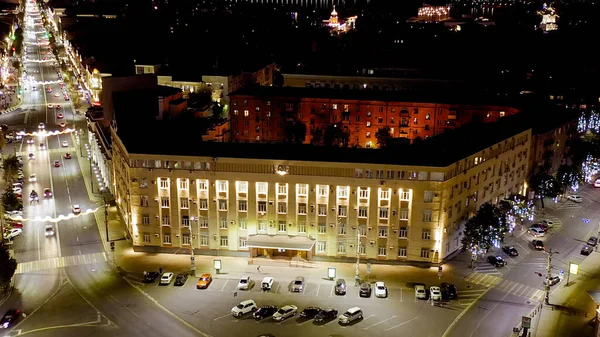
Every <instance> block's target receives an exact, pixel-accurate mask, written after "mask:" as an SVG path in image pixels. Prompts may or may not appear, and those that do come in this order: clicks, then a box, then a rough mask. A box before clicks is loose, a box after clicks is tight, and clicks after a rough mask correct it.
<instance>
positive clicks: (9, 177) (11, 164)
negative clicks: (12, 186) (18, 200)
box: [2, 156, 19, 182]
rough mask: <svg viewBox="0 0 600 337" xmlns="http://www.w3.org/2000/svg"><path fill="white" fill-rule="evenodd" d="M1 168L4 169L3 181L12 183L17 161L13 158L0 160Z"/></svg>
mask: <svg viewBox="0 0 600 337" xmlns="http://www.w3.org/2000/svg"><path fill="white" fill-rule="evenodd" d="M2 167H3V168H4V181H8V182H12V181H13V176H14V174H15V173H17V171H18V170H19V159H17V157H15V156H8V157H6V158H4V159H2Z"/></svg>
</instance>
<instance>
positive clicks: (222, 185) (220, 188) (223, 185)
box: [217, 180, 228, 193]
mask: <svg viewBox="0 0 600 337" xmlns="http://www.w3.org/2000/svg"><path fill="white" fill-rule="evenodd" d="M227 185H228V182H227V180H219V181H217V192H219V193H227V191H228V186H227Z"/></svg>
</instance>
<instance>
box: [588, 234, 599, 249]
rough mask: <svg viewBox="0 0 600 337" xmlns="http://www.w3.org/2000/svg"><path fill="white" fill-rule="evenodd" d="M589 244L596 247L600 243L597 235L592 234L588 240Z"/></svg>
mask: <svg viewBox="0 0 600 337" xmlns="http://www.w3.org/2000/svg"><path fill="white" fill-rule="evenodd" d="M587 244H588V245H590V246H592V247H595V246H596V245H597V244H598V238H597V237H595V236H591V237H590V238H589V239H588V240H587Z"/></svg>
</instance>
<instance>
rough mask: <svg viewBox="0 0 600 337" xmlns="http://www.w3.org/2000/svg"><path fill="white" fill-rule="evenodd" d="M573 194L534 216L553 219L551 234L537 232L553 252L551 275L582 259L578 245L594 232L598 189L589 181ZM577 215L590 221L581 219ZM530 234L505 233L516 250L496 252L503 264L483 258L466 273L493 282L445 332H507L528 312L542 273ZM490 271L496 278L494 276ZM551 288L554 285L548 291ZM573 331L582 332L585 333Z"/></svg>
mask: <svg viewBox="0 0 600 337" xmlns="http://www.w3.org/2000/svg"><path fill="white" fill-rule="evenodd" d="M579 194H580V195H581V196H582V197H583V202H582V203H579V204H578V203H574V202H571V201H568V200H564V201H562V202H560V203H559V204H557V205H554V206H553V208H554V207H555V208H556V209H555V210H551V209H550V208H548V211H547V214H548V215H547V216H544V215H540V216H538V217H536V218H537V220H542V219H544V218H550V219H551V220H554V221H555V223H557V226H555V227H556V228H553V229H551V235H547V236H546V237H544V238H541V240H543V241H544V243H545V245H546V248H547V249H550V248H551V249H552V251H553V252H558V254H557V255H554V256H553V258H552V275H554V276H556V275H558V274H559V273H560V270H561V269H562V270H565V271H567V270H568V264H569V262H573V263H577V264H578V263H580V262H581V261H583V259H584V258H585V256H583V255H581V254H580V250H581V248H582V247H583V245H584V244H585V242H586V241H587V239H588V238H589V237H590V236H598V235H597V234H598V222H599V221H600V207H598V204H597V202H596V200H598V199H599V198H600V190H599V189H595V188H594V187H593V186H584V187H583V188H582V190H581V191H580V192H579ZM583 219H589V220H590V221H589V222H584V221H583ZM532 239H533V237H531V235H529V234H527V233H526V232H522V233H519V235H518V236H517V237H514V238H508V240H507V243H508V244H510V245H514V246H515V247H516V248H517V249H518V250H519V253H520V256H519V257H517V258H510V257H507V256H506V255H505V254H503V253H501V255H503V256H504V257H505V259H507V260H508V265H507V266H506V267H503V268H494V267H492V266H491V265H489V264H487V263H486V262H479V263H478V267H477V268H479V272H480V273H481V274H484V275H487V276H482V275H477V276H476V277H473V278H472V279H473V280H474V281H476V282H478V281H480V282H481V283H485V282H498V283H497V284H496V286H495V287H494V288H492V289H491V290H490V291H489V292H488V293H487V294H485V295H484V296H483V297H482V298H481V299H480V300H479V301H478V302H477V303H476V304H475V305H474V306H473V307H472V308H470V310H468V311H467V312H466V313H465V314H464V316H462V318H461V320H460V321H459V322H458V323H457V324H456V326H454V328H453V329H452V330H451V331H450V332H449V333H448V334H447V336H449V337H483V336H485V337H506V336H509V335H510V333H511V330H512V327H514V326H516V325H517V324H518V323H519V322H520V320H521V317H522V316H526V315H528V314H529V313H530V312H531V311H532V309H533V308H534V307H535V305H536V304H538V303H540V302H541V301H543V291H542V290H543V289H544V288H543V284H542V282H543V277H539V276H538V275H537V274H536V272H541V273H542V274H543V275H546V265H547V255H546V253H544V252H540V251H535V250H533V248H532V247H531V244H530V243H531V240H532ZM477 268H476V271H477ZM496 277H497V278H501V280H496V279H495V278H496ZM467 279H469V277H467ZM565 281H566V280H563V281H562V282H565ZM531 289H533V291H532V290H531ZM536 289H537V291H536ZM553 289H554V287H553V288H551V291H552V290H553ZM532 295H533V296H532ZM550 303H551V304H552V303H553V300H552V295H550ZM590 305H592V303H591V300H588V301H587V302H583V303H581V307H585V306H587V307H589V306H590ZM594 310H595V308H594V309H592V308H590V310H589V312H593V311H594ZM573 329H574V331H582V332H581V333H584V332H585V331H589V329H588V328H586V327H573ZM575 329H578V330H575ZM577 336H582V337H583V336H585V334H583V335H577Z"/></svg>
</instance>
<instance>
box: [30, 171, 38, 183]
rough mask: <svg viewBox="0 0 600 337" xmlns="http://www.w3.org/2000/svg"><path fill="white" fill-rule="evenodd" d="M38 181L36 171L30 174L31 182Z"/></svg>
mask: <svg viewBox="0 0 600 337" xmlns="http://www.w3.org/2000/svg"><path fill="white" fill-rule="evenodd" d="M36 181H37V176H36V175H35V173H33V174H30V175H29V182H30V183H35V182H36Z"/></svg>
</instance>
